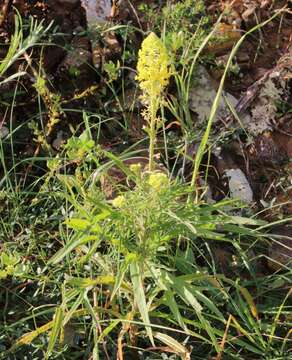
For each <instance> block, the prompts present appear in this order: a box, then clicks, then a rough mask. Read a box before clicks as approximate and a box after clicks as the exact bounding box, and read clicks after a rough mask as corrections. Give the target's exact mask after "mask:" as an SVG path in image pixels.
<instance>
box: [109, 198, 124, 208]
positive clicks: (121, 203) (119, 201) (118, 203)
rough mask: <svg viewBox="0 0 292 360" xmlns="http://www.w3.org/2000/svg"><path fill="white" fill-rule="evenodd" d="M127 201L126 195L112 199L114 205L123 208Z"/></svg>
mask: <svg viewBox="0 0 292 360" xmlns="http://www.w3.org/2000/svg"><path fill="white" fill-rule="evenodd" d="M125 203H126V199H125V197H124V195H119V196H117V197H116V198H115V199H113V201H112V205H113V206H114V207H115V208H121V207H123V206H124V205H125Z"/></svg>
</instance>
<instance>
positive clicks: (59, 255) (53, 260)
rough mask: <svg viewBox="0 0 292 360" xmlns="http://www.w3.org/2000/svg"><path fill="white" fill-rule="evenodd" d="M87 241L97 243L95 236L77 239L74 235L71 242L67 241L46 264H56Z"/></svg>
mask: <svg viewBox="0 0 292 360" xmlns="http://www.w3.org/2000/svg"><path fill="white" fill-rule="evenodd" d="M89 241H98V237H97V235H88V236H81V237H79V236H78V235H76V236H75V237H74V238H73V239H72V240H71V241H69V242H68V243H67V244H66V245H65V246H64V247H63V249H60V250H59V251H58V252H57V253H56V254H55V255H54V256H53V257H52V258H51V259H50V260H49V261H48V264H57V263H58V262H60V261H61V260H62V259H63V258H64V257H65V256H66V255H68V254H69V253H70V252H71V251H72V250H74V249H76V248H77V247H78V246H80V245H84V244H87V243H88V242H89Z"/></svg>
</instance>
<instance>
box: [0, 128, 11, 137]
mask: <svg viewBox="0 0 292 360" xmlns="http://www.w3.org/2000/svg"><path fill="white" fill-rule="evenodd" d="M8 134H9V129H8V128H7V127H6V126H2V127H0V139H4V138H5V137H6V136H7V135H8Z"/></svg>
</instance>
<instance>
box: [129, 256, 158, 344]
mask: <svg viewBox="0 0 292 360" xmlns="http://www.w3.org/2000/svg"><path fill="white" fill-rule="evenodd" d="M130 273H131V280H132V283H133V292H134V299H135V302H136V304H137V307H138V309H139V312H140V315H141V317H142V320H143V321H144V323H145V324H150V319H149V314H148V309H147V304H146V298H145V293H144V287H143V281H142V276H141V272H140V267H139V263H138V262H137V261H134V262H132V263H131V264H130ZM145 326H146V332H147V335H148V337H149V339H150V341H151V343H152V345H153V346H154V340H153V334H152V329H151V327H150V326H149V325H148V326H147V325H145Z"/></svg>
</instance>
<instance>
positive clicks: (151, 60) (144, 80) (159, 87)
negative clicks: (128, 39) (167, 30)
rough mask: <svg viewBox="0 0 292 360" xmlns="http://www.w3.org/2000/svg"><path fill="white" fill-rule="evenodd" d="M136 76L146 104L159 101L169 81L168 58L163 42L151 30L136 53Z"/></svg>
mask: <svg viewBox="0 0 292 360" xmlns="http://www.w3.org/2000/svg"><path fill="white" fill-rule="evenodd" d="M137 72H138V74H137V77H136V79H137V80H138V81H139V83H140V87H141V90H142V91H143V93H144V94H143V100H145V102H146V103H147V104H149V103H150V102H151V101H157V100H158V101H159V100H160V98H161V95H162V92H163V90H164V89H165V87H166V86H167V85H168V83H169V78H170V76H171V73H170V60H169V57H168V54H167V51H166V48H165V46H164V44H163V42H162V41H161V40H160V39H159V37H158V36H156V35H155V34H154V33H153V32H152V33H150V34H149V35H148V36H147V38H146V39H145V40H144V41H143V43H142V48H141V49H140V50H139V54H138V64H137Z"/></svg>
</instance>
